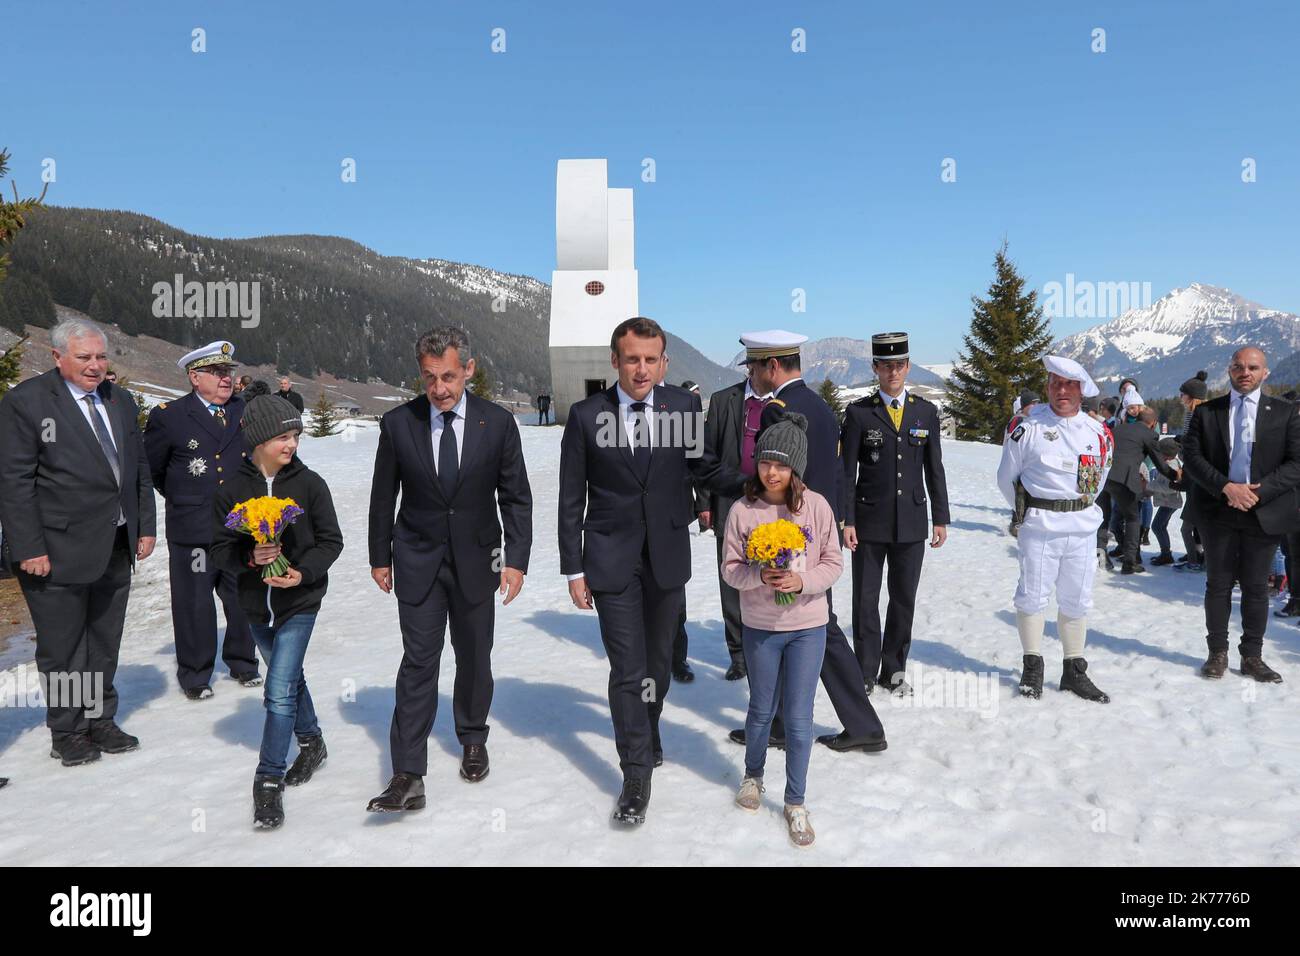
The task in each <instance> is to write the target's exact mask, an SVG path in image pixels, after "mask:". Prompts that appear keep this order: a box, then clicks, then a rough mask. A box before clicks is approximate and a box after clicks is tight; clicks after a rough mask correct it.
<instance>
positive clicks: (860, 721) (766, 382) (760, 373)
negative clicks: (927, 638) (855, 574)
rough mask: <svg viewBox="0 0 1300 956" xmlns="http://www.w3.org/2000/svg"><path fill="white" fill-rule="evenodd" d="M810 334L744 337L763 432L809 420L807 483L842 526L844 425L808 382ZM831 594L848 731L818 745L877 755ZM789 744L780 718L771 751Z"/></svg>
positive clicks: (830, 651) (830, 674) (837, 678)
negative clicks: (804, 348) (792, 417)
mask: <svg viewBox="0 0 1300 956" xmlns="http://www.w3.org/2000/svg"><path fill="white" fill-rule="evenodd" d="M807 340H808V337H807V336H806V335H798V334H796V333H792V332H783V331H780V330H776V331H771V332H748V333H746V334H744V335H742V336H741V337H740V341H741V344H743V345H744V346H745V357H746V361H747V362H748V363H749V364H750V366H751V369H752V373H751V374H752V375H753V379H754V383H755V390H756V391H758V392H760V393H762V394H770V395H771V396H772V398H771V400H770V401H769V402H768V403H767V404H766V405H765V406H764V408H763V414H762V416H761V418H760V421H759V433H760V434H761V433H762V430H763V429H764V428H767V427H768V426H769V425H771V424H773V423H774V422H777V421H780V420H781V418H782V411H791V412H798V413H799V414H800V415H803V416H804V417H805V418H806V419H808V430H807V435H808V464H807V466H806V467H805V469H804V474H803V481H804V484H805V485H807V486H808V487H809V488H811V489H812V490H813V491H815V492H817V493H818V494H819V495H821V496H822V497H824V498H825V499H826V500H827V501H828V502H829V503H830V506H831V510H832V511H833V512H834V513H835V518H836V523H837V524H838V523H841V522H842V520H843V519H842V517H841V506H842V504H843V501H842V490H841V489H842V482H843V473H842V470H841V467H840V423H839V421H838V420H837V419H836V417H835V413H834V412H833V411H831V407H830V406H829V405H827V404H826V402H825V401H823V400H822V397H821V396H820V395H818V394H817V393H816V392H815V391H813V390H812V389H811V388H809V387H808V383H807V382H805V381H804V380H803V375H802V365H801V359H800V357H799V346H800V345H802V344H803V343H804V342H806V341H807ZM832 599H833V595H832V593H831V591H827V592H826V604H827V609H828V611H829V612H830V620H829V621H828V622H827V624H826V656H825V657H824V658H823V659H822V672H821V679H822V686H823V687H825V688H826V695H827V696H828V697H830V699H831V706H832V707H834V708H835V714H836V716H838V717H839V719H840V723H842V724H843V725H844V729H843V730H842V731H840V732H839V733H838V734H823V735H822V736H820V737H818V738H817V742H818V743H821V744H824V745H826V746H827V747H830V748H831V749H832V750H838V751H864V752H868V753H871V752H876V751H880V750H884V749H885V728H884V727H883V726H882V725H881V723H880V718H879V717H878V716H876V711H875V709H874V708H873V707H872V706H871V701H870V700H868V699H867V689H866V687H865V685H864V684H863V680H862V668H861V666H860V665H859V664H858V659H857V658H856V657H855V656H854V655H853V649H852V648H851V647H849V641H848V638H846V637H845V636H844V631H843V630H842V629H841V628H840V625H839V621H838V620H837V619H836V617H835V607H834V602H833V600H832ZM728 736H729V738H730V739H731V740H732V741H733V742H734V743H738V744H744V743H745V730H744V728H743V727H742V728H739V729H737V730H733V731H731V733H730V734H729V735H728ZM784 744H785V727H784V724H783V722H782V721H781V718H780V714H779V713H778V715H777V717H776V719H774V720H773V721H772V731H771V740H770V741H769V746H775V747H781V746H784Z"/></svg>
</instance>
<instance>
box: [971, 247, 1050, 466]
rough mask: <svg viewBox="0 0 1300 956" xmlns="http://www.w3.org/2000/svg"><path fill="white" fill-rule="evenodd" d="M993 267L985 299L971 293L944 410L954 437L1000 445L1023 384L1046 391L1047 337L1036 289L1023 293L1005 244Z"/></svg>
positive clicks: (1045, 324)
mask: <svg viewBox="0 0 1300 956" xmlns="http://www.w3.org/2000/svg"><path fill="white" fill-rule="evenodd" d="M993 265H994V269H995V270H996V272H997V275H996V277H995V278H994V280H993V283H992V284H991V285H990V286H989V291H988V295H987V297H986V298H983V299H981V298H979V297H978V296H971V305H972V312H973V315H972V317H971V324H970V332H969V333H968V334H967V335H966V336H965V338H964V341H965V345H966V348H965V350H964V352H962V354H961V355H959V356H958V362H957V366H956V368H954V369H953V373H952V377H951V378H950V379H949V392H948V408H949V410H950V411H951V412H952V414H953V417H954V418H955V419H956V422H957V437H958V438H963V439H967V440H972V439H973V440H976V441H992V442H997V443H999V444H1001V442H1002V436H1003V434H1004V433H1005V431H1006V424H1007V421H1008V420H1009V419H1010V418H1011V406H1012V405H1013V404H1014V402H1015V400H1016V396H1017V395H1019V394H1020V393H1021V391H1023V390H1024V389H1026V388H1029V389H1033V390H1034V391H1036V392H1038V393H1039V394H1040V395H1042V394H1045V392H1046V387H1047V369H1045V368H1044V367H1043V361H1042V359H1043V356H1044V355H1046V354H1047V350H1048V349H1049V348H1050V347H1051V344H1052V336H1051V332H1050V330H1049V328H1048V319H1046V318H1044V316H1043V310H1042V307H1041V306H1040V305H1039V304H1038V292H1037V290H1034V289H1030V290H1029V291H1028V292H1026V290H1025V279H1024V277H1023V276H1021V275H1020V273H1018V272H1017V271H1016V267H1015V263H1013V262H1012V261H1011V260H1010V259H1009V258H1008V257H1007V244H1006V243H1005V242H1003V244H1002V248H1001V249H999V250H998V253H997V255H996V256H995V257H994V260H993Z"/></svg>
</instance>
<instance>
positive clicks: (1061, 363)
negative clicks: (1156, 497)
mask: <svg viewBox="0 0 1300 956" xmlns="http://www.w3.org/2000/svg"><path fill="white" fill-rule="evenodd" d="M1043 364H1044V365H1046V366H1047V371H1048V377H1047V394H1048V401H1047V402H1044V403H1042V404H1039V405H1035V406H1034V407H1033V408H1032V409H1031V410H1030V411H1029V413H1028V414H1027V415H1026V416H1025V417H1024V418H1023V420H1022V421H1020V422H1019V423H1018V424H1017V425H1016V427H1015V428H1014V429H1012V431H1011V433H1010V434H1009V435H1007V436H1006V440H1005V441H1004V442H1003V445H1002V462H1001V464H1000V465H999V466H998V487H999V488H1001V489H1002V494H1003V495H1004V496H1005V497H1006V499H1007V502H1008V503H1009V504H1010V505H1011V506H1012V507H1013V508H1015V509H1016V511H1017V517H1019V516H1020V514H1021V513H1023V518H1024V520H1023V524H1021V526H1020V533H1019V536H1018V537H1017V542H1018V544H1019V548H1020V581H1019V583H1018V584H1017V586H1016V597H1015V605H1016V624H1017V627H1018V629H1019V631H1020V643H1021V644H1022V645H1023V647H1024V655H1025V657H1024V671H1023V676H1022V677H1021V680H1020V691H1021V693H1022V694H1024V695H1026V696H1029V697H1035V698H1036V697H1041V696H1042V693H1043V651H1042V644H1043V622H1044V618H1043V611H1044V610H1045V609H1046V607H1047V602H1048V599H1049V597H1050V596H1051V593H1052V589H1053V588H1055V589H1056V601H1057V606H1058V608H1059V611H1058V617H1057V630H1058V632H1059V634H1060V637H1061V645H1062V650H1063V651H1064V659H1065V660H1064V665H1063V667H1062V673H1061V690H1069V691H1073V692H1074V693H1076V694H1078V695H1079V696H1080V697H1083V698H1084V699H1085V700H1094V701H1098V702H1100V703H1107V702H1108V701H1109V700H1110V698H1109V697H1107V696H1106V695H1105V694H1103V693H1102V692H1101V691H1100V690H1098V689H1097V687H1096V685H1094V684H1093V683H1092V681H1091V680H1089V679H1088V676H1087V673H1086V672H1087V669H1088V662H1087V661H1085V660H1084V658H1083V646H1084V643H1085V640H1086V638H1087V628H1088V625H1087V615H1088V611H1089V609H1090V608H1091V607H1092V582H1093V577H1094V576H1095V574H1096V572H1097V528H1098V527H1099V526H1100V525H1101V520H1102V516H1101V508H1100V507H1099V506H1098V505H1097V503H1096V498H1097V495H1098V494H1099V493H1100V492H1101V489H1102V487H1103V486H1104V485H1105V483H1106V473H1107V472H1108V471H1109V470H1110V463H1111V455H1112V452H1113V450H1114V442H1113V440H1112V439H1111V436H1110V431H1109V430H1108V429H1107V428H1106V426H1105V425H1104V424H1102V423H1101V422H1099V421H1097V420H1096V419H1094V418H1092V417H1091V416H1090V415H1088V414H1086V413H1085V412H1083V411H1081V409H1080V406H1081V404H1082V402H1083V399H1084V398H1090V397H1092V396H1094V395H1096V394H1097V386H1096V384H1095V383H1094V382H1093V380H1092V377H1091V376H1089V375H1088V373H1087V371H1085V370H1084V368H1083V366H1081V365H1080V364H1079V363H1078V362H1075V361H1073V360H1072V359H1068V358H1062V357H1060V356H1056V355H1049V356H1047V357H1046V358H1044V359H1043Z"/></svg>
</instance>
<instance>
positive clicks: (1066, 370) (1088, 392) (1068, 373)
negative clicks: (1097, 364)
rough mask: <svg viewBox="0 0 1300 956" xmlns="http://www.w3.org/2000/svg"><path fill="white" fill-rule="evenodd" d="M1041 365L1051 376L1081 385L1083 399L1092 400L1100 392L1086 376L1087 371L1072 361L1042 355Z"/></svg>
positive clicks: (1088, 376) (1089, 377) (1087, 375)
mask: <svg viewBox="0 0 1300 956" xmlns="http://www.w3.org/2000/svg"><path fill="white" fill-rule="evenodd" d="M1043 364H1044V365H1045V366H1047V371H1049V372H1051V373H1052V374H1053V375H1058V376H1060V377H1061V378H1068V379H1069V380H1070V381H1072V382H1080V383H1082V385H1083V397H1084V398H1092V396H1094V395H1096V394H1097V393H1098V392H1099V391H1100V390H1099V389H1098V388H1097V383H1096V382H1094V381H1093V380H1092V376H1091V375H1089V374H1088V370H1087V369H1086V368H1084V367H1083V366H1082V365H1080V364H1079V363H1078V362H1076V361H1075V360H1074V359H1070V358H1066V357H1065V356H1064V355H1044V356H1043Z"/></svg>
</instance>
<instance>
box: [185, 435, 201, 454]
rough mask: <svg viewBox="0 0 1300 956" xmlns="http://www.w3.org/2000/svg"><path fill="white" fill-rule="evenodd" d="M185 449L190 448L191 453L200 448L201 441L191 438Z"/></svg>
mask: <svg viewBox="0 0 1300 956" xmlns="http://www.w3.org/2000/svg"><path fill="white" fill-rule="evenodd" d="M185 447H186V448H188V449H189V450H190V451H193V450H194V449H196V448H198V447H199V440H198V439H197V438H191V439H190V440H189V441H187V442H186V443H185Z"/></svg>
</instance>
